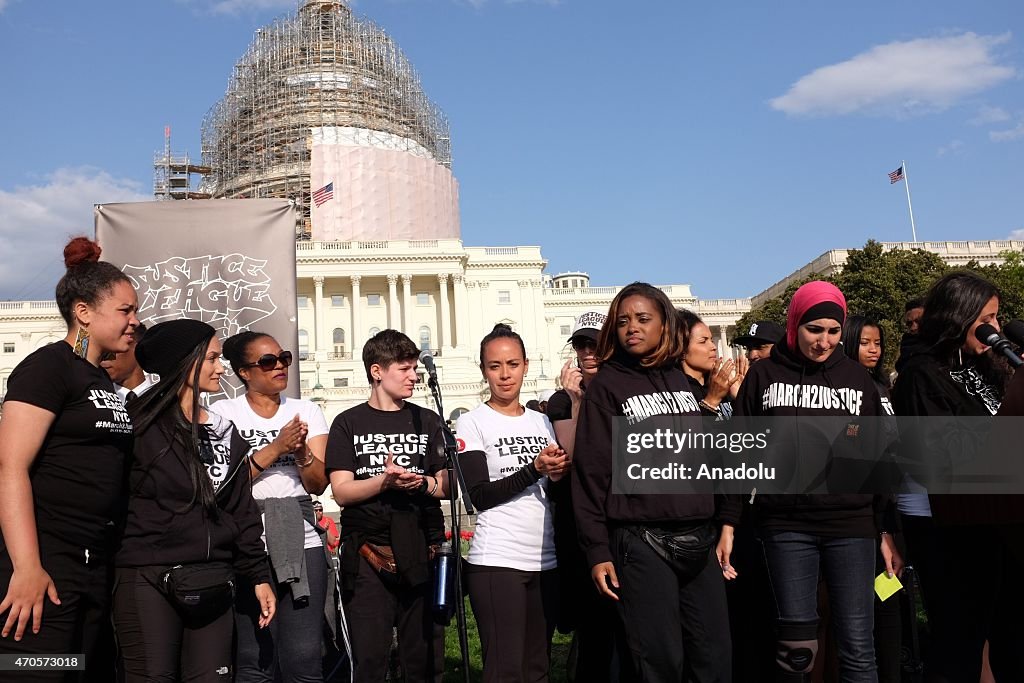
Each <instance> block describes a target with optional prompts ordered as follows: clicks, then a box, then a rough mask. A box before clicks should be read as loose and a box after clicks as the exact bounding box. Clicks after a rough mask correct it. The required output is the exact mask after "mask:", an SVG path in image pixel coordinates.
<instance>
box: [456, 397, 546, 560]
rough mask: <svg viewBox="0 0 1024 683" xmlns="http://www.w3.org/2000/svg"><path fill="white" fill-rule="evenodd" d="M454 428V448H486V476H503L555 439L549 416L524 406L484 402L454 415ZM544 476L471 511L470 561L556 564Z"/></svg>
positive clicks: (478, 449) (464, 449)
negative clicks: (510, 410)
mask: <svg viewBox="0 0 1024 683" xmlns="http://www.w3.org/2000/svg"><path fill="white" fill-rule="evenodd" d="M456 433H457V435H458V438H459V450H460V451H483V452H484V453H486V454H487V470H488V475H489V477H490V481H497V480H499V479H504V478H505V477H507V476H509V475H510V474H512V473H514V472H516V471H517V470H519V469H520V468H522V467H523V465H526V464H527V463H530V462H533V460H534V458H536V457H537V454H538V453H540V452H541V451H542V450H544V449H545V448H546V447H547V446H548V444H550V443H556V439H555V432H554V430H553V429H552V428H551V422H550V421H548V418H547V416H546V415H544V414H543V413H538V412H536V411H533V410H527V411H526V412H524V413H523V414H522V415H519V416H517V417H510V416H508V415H502V414H501V413H498V412H496V411H494V410H493V409H492V408H491V407H490V406H488V405H487V404H484V403H482V404H480V405H479V406H477V407H476V408H474V409H473V410H471V411H469V412H468V413H465V414H464V415H463V416H462V417H460V418H459V421H458V424H457V425H456ZM547 482H548V480H547V477H542V478H541V479H540V481H537V482H535V483H534V484H532V485H531V486H530V487H529V488H527V489H526V490H524V491H522V492H520V493H519V494H518V495H516V496H515V497H513V498H512V499H511V500H509V501H507V502H505V503H502V504H501V505H497V506H495V507H492V508H490V509H489V510H484V511H483V512H481V513H480V514H479V515H478V516H477V518H476V531H475V532H474V534H473V542H472V544H471V545H470V547H469V557H468V558H467V560H468V561H469V562H470V563H471V564H476V565H482V566H487V567H508V568H510V569H519V570H521V571H530V572H535V571H541V570H544V569H554V568H555V567H556V566H557V564H558V563H557V560H556V559H555V531H554V525H553V524H552V520H551V505H550V499H549V498H548V492H547V488H546V487H547Z"/></svg>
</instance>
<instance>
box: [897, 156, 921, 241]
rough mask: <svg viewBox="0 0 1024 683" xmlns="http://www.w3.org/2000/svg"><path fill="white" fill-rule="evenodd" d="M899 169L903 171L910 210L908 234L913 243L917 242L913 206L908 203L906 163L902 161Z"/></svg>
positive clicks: (908, 182) (908, 184)
mask: <svg viewBox="0 0 1024 683" xmlns="http://www.w3.org/2000/svg"><path fill="white" fill-rule="evenodd" d="M900 168H902V169H903V182H904V183H906V185H907V208H909V209H910V234H911V235H912V236H913V238H914V242H917V228H916V227H915V226H914V205H913V204H911V203H910V177H909V176H908V175H907V162H906V161H903V162H902V163H901V164H900Z"/></svg>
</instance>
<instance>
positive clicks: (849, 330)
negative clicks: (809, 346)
mask: <svg viewBox="0 0 1024 683" xmlns="http://www.w3.org/2000/svg"><path fill="white" fill-rule="evenodd" d="M865 327H873V328H875V329H876V330H878V340H879V343H880V344H881V347H882V355H881V356H879V358H878V364H877V365H875V367H873V368H871V369H870V370H868V374H870V375H871V378H872V379H873V380H875V381H876V382H878V383H879V384H881V385H882V386H885V387H888V386H889V380H888V379H887V378H886V376H885V370H884V368H883V366H884V364H885V330H883V329H882V326H881V325H879V324H878V323H877V322H876V321H874V320H872V319H871V318H868V317H867V316H863V315H851V316H850V317H849V318H847V319H846V322H845V323H843V336H842V337H841V338H840V343H841V344H842V345H843V352H844V353H845V354H846V355H847V356H849V357H850V358H852V359H853V360H855V361H857V364H858V365H859V364H860V335H861V334H862V333H863V332H864V328H865Z"/></svg>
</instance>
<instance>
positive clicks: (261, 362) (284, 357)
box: [242, 351, 292, 372]
mask: <svg viewBox="0 0 1024 683" xmlns="http://www.w3.org/2000/svg"><path fill="white" fill-rule="evenodd" d="M278 363H280V364H281V365H282V367H288V366H289V365H291V364H292V352H291V351H282V352H281V355H280V356H275V355H274V354H272V353H265V354H263V355H262V356H260V357H259V358H257V359H256V360H255V361H253V362H252V363H246V364H245V365H243V366H242V367H243V368H254V367H257V368H259V369H260V370H266V371H268V372H269V371H271V370H273V369H274V368H276V367H277V364H278Z"/></svg>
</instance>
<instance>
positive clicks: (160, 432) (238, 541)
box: [115, 413, 270, 585]
mask: <svg viewBox="0 0 1024 683" xmlns="http://www.w3.org/2000/svg"><path fill="white" fill-rule="evenodd" d="M171 419H172V418H171V417H170V415H168V416H165V417H162V418H160V419H159V420H158V421H157V422H156V423H154V424H153V426H151V427H150V428H149V429H147V430H146V431H145V432H142V433H141V434H136V435H135V455H134V458H133V460H132V464H131V472H130V474H129V484H128V491H129V498H128V511H127V519H126V521H125V529H124V533H123V535H122V537H121V544H120V548H119V549H118V552H117V557H116V559H115V564H116V565H117V566H118V567H145V566H162V567H168V568H169V567H172V566H174V565H178V564H195V563H200V562H209V561H224V562H229V563H231V564H233V565H234V567H235V571H236V573H237V574H238V575H239V576H242V577H244V578H246V579H248V580H249V582H250V583H252V585H257V584H260V583H269V582H270V565H269V563H268V561H267V554H266V551H265V550H264V545H263V540H262V535H263V522H262V520H261V518H260V511H259V508H257V507H256V501H254V500H253V497H252V485H251V483H250V480H249V468H248V466H247V464H246V463H245V461H244V460H243V458H244V457H245V456H246V454H247V453H248V452H249V444H248V442H246V441H245V439H243V438H242V436H241V435H240V434H239V433H238V430H236V429H235V427H234V425H232V424H231V422H230V421H228V420H223V421H220V419H218V418H217V416H215V415H214V414H212V413H211V419H213V420H214V421H215V422H214V425H215V427H214V428H216V429H219V430H221V432H220V433H214V434H212V435H211V437H212V438H211V439H210V445H211V447H212V450H213V454H214V464H213V465H207V471H208V472H209V473H210V475H211V477H217V478H222V479H223V483H222V484H220V488H219V489H217V508H218V510H217V515H216V517H213V516H211V515H210V514H208V513H207V511H206V510H205V509H204V507H203V506H202V505H201V504H199V503H193V504H191V505H190V504H189V501H191V500H192V499H193V492H192V481H191V479H190V478H189V470H188V466H187V464H186V462H187V461H186V460H185V458H186V457H188V456H186V454H185V453H184V452H182V448H180V447H178V446H177V445H175V446H173V447H171V448H170V449H169V450H168V439H167V436H166V434H165V429H167V428H168V427H169V424H170V420H171ZM204 428H207V427H206V426H205V425H204ZM225 428H226V429H227V430H228V432H227V433H224V432H223V430H224V429H225ZM207 430H208V431H207V433H208V434H210V432H211V431H212V429H210V428H207ZM236 470H237V473H235V472H236ZM233 473H234V476H232V474H233Z"/></svg>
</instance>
